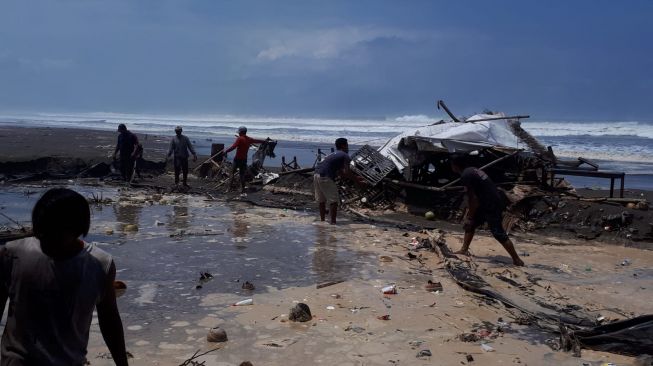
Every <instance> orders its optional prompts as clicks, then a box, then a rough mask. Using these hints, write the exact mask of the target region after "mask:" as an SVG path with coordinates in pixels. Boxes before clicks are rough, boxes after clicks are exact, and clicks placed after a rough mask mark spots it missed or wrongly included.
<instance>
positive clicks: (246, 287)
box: [242, 281, 256, 291]
mask: <svg viewBox="0 0 653 366" xmlns="http://www.w3.org/2000/svg"><path fill="white" fill-rule="evenodd" d="M255 288H256V287H254V284H253V283H251V282H249V281H245V283H243V286H242V289H243V290H248V291H254V289H255Z"/></svg>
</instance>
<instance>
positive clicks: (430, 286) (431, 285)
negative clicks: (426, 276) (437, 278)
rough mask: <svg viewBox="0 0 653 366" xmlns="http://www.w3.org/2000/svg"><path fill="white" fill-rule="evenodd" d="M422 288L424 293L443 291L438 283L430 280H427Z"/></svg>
mask: <svg viewBox="0 0 653 366" xmlns="http://www.w3.org/2000/svg"><path fill="white" fill-rule="evenodd" d="M424 288H425V289H426V291H429V292H436V291H442V290H443V287H442V284H441V283H440V282H433V281H431V280H429V281H428V282H427V283H426V285H425V286H424Z"/></svg>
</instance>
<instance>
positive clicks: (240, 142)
mask: <svg viewBox="0 0 653 366" xmlns="http://www.w3.org/2000/svg"><path fill="white" fill-rule="evenodd" d="M263 142H265V141H264V140H257V139H253V138H251V137H249V136H247V127H245V126H240V127H238V137H237V138H236V141H234V144H233V145H231V147H229V148H228V149H227V150H225V151H224V153H225V156H226V155H227V154H228V153H229V152H230V151H232V150H234V149H235V150H236V156H235V157H234V165H233V169H232V170H231V179H229V190H231V189H232V187H233V181H234V175H235V174H236V170H238V173H239V176H240V186H241V193H244V192H245V172H246V171H247V152H248V151H249V147H250V145H251V144H260V143H263Z"/></svg>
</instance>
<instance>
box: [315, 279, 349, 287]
mask: <svg viewBox="0 0 653 366" xmlns="http://www.w3.org/2000/svg"><path fill="white" fill-rule="evenodd" d="M343 282H345V280H340V281H330V282H325V283H321V284H318V285H315V288H324V287H329V286H333V285H337V284H339V283H343Z"/></svg>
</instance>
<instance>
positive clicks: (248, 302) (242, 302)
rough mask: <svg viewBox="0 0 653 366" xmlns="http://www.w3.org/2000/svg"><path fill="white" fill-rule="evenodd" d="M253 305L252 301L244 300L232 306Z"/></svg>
mask: <svg viewBox="0 0 653 366" xmlns="http://www.w3.org/2000/svg"><path fill="white" fill-rule="evenodd" d="M253 304H254V299H246V300H241V301H238V302H237V303H235V304H233V305H232V306H245V305H253Z"/></svg>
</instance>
